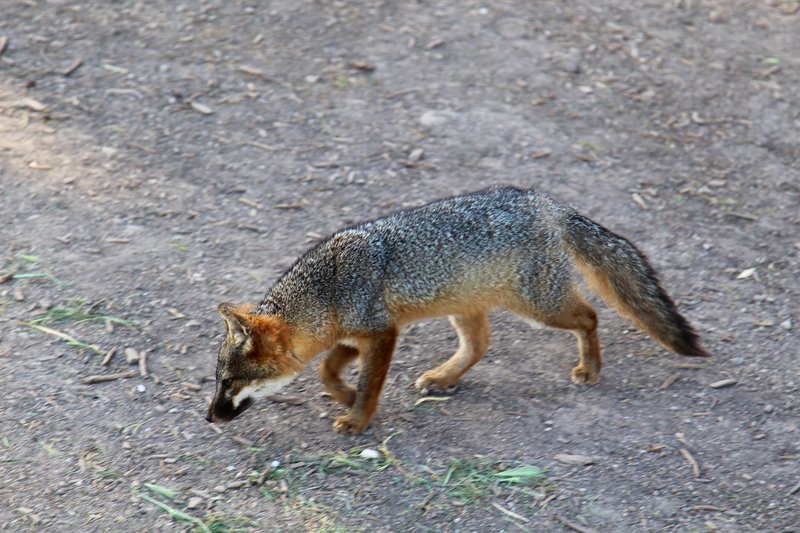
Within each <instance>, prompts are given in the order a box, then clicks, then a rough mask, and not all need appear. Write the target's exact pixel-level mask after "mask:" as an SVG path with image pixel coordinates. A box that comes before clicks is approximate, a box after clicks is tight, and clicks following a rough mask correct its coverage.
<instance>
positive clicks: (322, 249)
mask: <svg viewBox="0 0 800 533" xmlns="http://www.w3.org/2000/svg"><path fill="white" fill-rule="evenodd" d="M572 264H574V265H576V266H577V269H578V270H579V271H580V273H581V274H582V275H583V277H584V278H585V280H586V281H587V283H588V284H589V286H590V287H591V288H592V289H593V290H595V291H596V292H597V293H599V294H600V296H601V297H602V298H603V299H604V300H605V301H606V302H608V303H609V304H611V305H613V306H614V307H615V308H616V309H617V311H618V312H619V313H620V314H622V315H623V316H625V317H627V318H629V319H630V320H632V321H633V322H634V323H635V324H636V325H637V326H639V327H640V328H642V329H644V330H645V331H647V332H648V333H649V334H650V335H651V336H652V337H653V338H654V339H655V340H657V341H658V342H660V343H661V344H663V345H664V346H665V347H666V348H668V349H670V350H672V351H675V352H677V353H680V354H683V355H697V356H704V355H708V354H707V353H706V351H705V350H704V349H703V348H702V347H701V346H700V342H699V338H698V335H697V333H696V332H695V331H694V329H693V328H692V326H691V325H690V324H689V322H688V321H687V320H686V319H685V318H684V317H683V316H682V315H681V314H680V313H679V312H678V310H677V308H676V306H675V304H674V303H673V301H672V300H671V299H670V297H669V296H668V295H667V293H666V291H665V290H664V289H663V288H662V287H661V284H660V283H659V280H658V278H657V276H656V273H655V271H654V270H653V268H652V267H651V266H650V263H649V262H648V260H647V259H646V258H645V256H644V255H643V254H642V253H641V252H640V251H639V250H638V249H637V248H636V247H635V246H634V245H633V244H631V243H630V242H629V241H628V240H627V239H625V238H623V237H620V236H619V235H617V234H615V233H612V232H611V231H609V230H607V229H606V228H604V227H603V226H601V225H600V224H597V223H595V222H593V221H591V220H589V219H588V218H586V217H584V216H582V215H580V214H578V213H577V212H575V211H574V210H573V209H572V208H570V207H567V206H564V205H560V204H558V203H556V202H554V201H553V200H551V199H550V198H549V197H548V196H547V195H545V194H543V193H541V192H537V191H533V190H523V189H518V188H514V187H498V188H491V189H487V190H483V191H479V192H475V193H471V194H466V195H463V196H455V197H452V198H446V199H443V200H438V201H435V202H433V203H430V204H427V205H424V206H422V207H417V208H413V209H407V210H404V211H400V212H398V213H395V214H393V215H390V216H387V217H385V218H379V219H377V220H372V221H369V222H364V223H363V224H359V225H356V226H353V227H349V228H346V229H343V230H340V231H337V232H336V233H334V234H333V235H331V236H330V237H328V238H326V239H325V240H324V241H322V242H321V243H319V244H318V245H316V246H315V247H314V248H312V249H311V250H309V251H308V252H306V253H305V255H303V256H302V257H301V258H300V259H298V260H297V262H295V263H294V265H293V266H292V267H291V268H290V269H289V270H288V271H287V272H286V273H285V274H283V276H282V277H281V278H280V279H279V280H278V281H277V283H276V284H275V285H274V286H273V287H272V289H271V290H270V291H269V293H268V294H267V295H266V297H265V298H264V300H263V301H262V302H261V304H260V305H258V306H240V307H237V306H234V305H232V304H229V303H223V304H220V306H219V312H220V313H221V314H222V318H223V319H224V321H225V325H226V328H227V335H226V337H225V339H224V341H223V342H222V346H221V347H220V351H219V358H218V362H217V375H216V378H217V386H216V392H215V395H214V399H213V400H212V402H211V405H210V407H209V410H208V415H207V417H206V418H207V420H209V421H228V420H232V419H233V418H235V417H236V416H238V415H239V414H241V413H242V412H243V411H244V410H245V409H247V408H248V407H249V406H250V405H251V404H252V403H253V400H254V399H256V398H260V397H263V396H266V395H270V394H273V393H275V392H276V391H277V390H278V389H280V388H281V387H283V386H284V385H286V384H287V383H289V382H290V381H291V380H292V379H293V378H294V377H295V376H296V375H297V374H298V373H299V372H300V371H301V370H302V369H303V368H304V367H305V366H306V365H307V364H308V363H309V362H310V361H311V360H312V359H313V358H314V357H315V356H316V355H317V354H319V353H320V352H322V351H324V350H330V351H329V353H328V354H327V356H326V357H325V359H324V360H323V361H322V364H321V366H320V375H321V378H322V382H323V383H324V385H325V388H326V389H327V391H328V392H329V393H330V395H331V396H332V397H333V398H334V399H336V400H337V401H338V402H339V403H341V404H343V405H344V406H345V407H348V408H349V412H348V413H347V414H345V415H344V416H340V417H339V418H337V419H336V421H335V423H334V428H335V429H336V430H337V431H343V432H346V431H352V432H355V433H358V432H361V431H363V430H364V429H365V428H366V427H367V425H368V424H369V422H370V420H371V419H372V417H373V415H374V414H375V410H376V408H377V405H378V399H379V396H380V394H381V389H382V387H383V383H384V380H385V378H386V373H387V371H388V370H389V363H390V361H391V358H392V352H393V351H394V347H395V342H396V340H397V336H398V332H399V331H400V328H401V327H402V326H403V325H404V324H407V323H409V322H412V321H415V320H419V319H423V318H429V317H437V316H444V315H449V317H450V322H451V323H452V324H453V327H454V328H455V329H456V332H457V333H458V340H459V347H458V350H457V351H456V353H455V354H454V355H453V356H452V357H450V359H449V360H447V361H446V362H445V363H444V364H442V365H440V366H438V367H436V368H434V369H432V370H428V371H427V372H424V373H423V374H422V375H421V376H420V377H419V379H418V380H417V381H416V386H417V387H418V388H419V389H422V390H425V389H428V388H445V387H448V386H451V385H453V384H455V383H456V382H457V381H458V380H459V379H460V378H461V377H462V376H463V375H464V373H466V372H467V370H469V369H470V368H471V367H472V366H473V365H475V364H476V363H477V362H478V361H479V360H480V359H481V357H483V355H484V354H485V353H486V350H487V348H488V347H489V322H488V321H487V313H489V312H490V311H491V310H493V309H495V308H505V309H507V310H510V311H511V312H513V313H515V314H517V315H520V316H521V317H524V318H526V319H532V320H535V321H537V322H540V323H543V324H545V325H547V326H550V327H554V328H559V329H565V330H570V331H572V332H573V333H574V334H575V336H576V337H577V339H578V347H579V356H580V359H579V362H578V365H577V366H575V367H574V368H573V369H572V381H574V382H575V383H578V384H582V383H597V381H598V380H599V378H600V367H601V358H600V343H599V341H598V338H597V314H596V313H595V310H594V309H593V308H592V307H591V306H590V305H589V304H588V303H587V302H586V301H585V300H584V298H583V297H582V296H581V294H580V292H579V290H578V288H577V286H576V284H575V282H574V280H573V276H572V270H573V269H572ZM356 358H358V359H359V361H360V364H361V369H360V374H359V377H358V386H357V387H356V388H353V387H351V386H349V385H347V384H346V383H345V382H344V381H343V380H342V377H341V372H342V370H343V369H344V368H345V367H346V366H347V365H348V364H349V363H350V362H352V361H353V360H355V359H356Z"/></svg>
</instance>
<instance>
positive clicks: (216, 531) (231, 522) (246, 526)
mask: <svg viewBox="0 0 800 533" xmlns="http://www.w3.org/2000/svg"><path fill="white" fill-rule="evenodd" d="M203 522H204V523H205V525H206V527H207V528H208V530H209V531H211V532H212V533H247V532H249V531H252V528H257V529H258V530H262V531H264V530H265V529H264V527H265V526H264V524H262V523H261V522H257V521H256V520H253V519H251V518H247V517H246V516H241V515H238V516H227V515H224V514H222V513H214V514H211V515H209V516H208V517H206V519H205V520H204V521H203Z"/></svg>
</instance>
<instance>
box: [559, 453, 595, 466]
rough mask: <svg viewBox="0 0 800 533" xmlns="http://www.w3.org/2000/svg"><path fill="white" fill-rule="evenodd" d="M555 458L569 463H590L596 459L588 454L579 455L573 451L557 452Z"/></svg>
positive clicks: (560, 461)
mask: <svg viewBox="0 0 800 533" xmlns="http://www.w3.org/2000/svg"><path fill="white" fill-rule="evenodd" d="M553 459H555V460H556V461H558V462H559V463H564V464H567V465H590V464H592V463H594V459H593V458H591V457H589V456H588V455H577V454H572V453H557V454H555V456H553Z"/></svg>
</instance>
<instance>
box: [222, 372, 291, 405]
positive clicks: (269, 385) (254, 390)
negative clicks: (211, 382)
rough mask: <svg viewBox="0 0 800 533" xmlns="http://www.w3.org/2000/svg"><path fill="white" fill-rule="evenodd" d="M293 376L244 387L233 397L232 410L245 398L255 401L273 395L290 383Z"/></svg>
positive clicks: (266, 380)
mask: <svg viewBox="0 0 800 533" xmlns="http://www.w3.org/2000/svg"><path fill="white" fill-rule="evenodd" d="M295 375H296V374H295ZM295 375H291V376H287V377H283V378H277V379H260V380H257V381H254V382H253V383H252V384H250V385H247V386H245V387H244V388H243V389H242V390H240V391H239V393H238V394H237V395H236V396H234V397H233V400H232V401H233V408H234V409H236V408H237V407H239V404H241V403H242V402H243V401H244V399H245V398H250V399H251V400H257V399H259V398H263V397H264V396H270V395H272V394H275V393H276V392H278V391H279V390H281V389H282V388H284V387H285V386H286V385H288V384H289V383H291V382H292V380H293V379H294V378H295Z"/></svg>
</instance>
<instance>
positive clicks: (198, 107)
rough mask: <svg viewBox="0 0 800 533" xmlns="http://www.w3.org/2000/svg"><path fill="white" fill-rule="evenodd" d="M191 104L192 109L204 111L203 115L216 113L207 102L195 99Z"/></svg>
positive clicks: (199, 111)
mask: <svg viewBox="0 0 800 533" xmlns="http://www.w3.org/2000/svg"><path fill="white" fill-rule="evenodd" d="M189 105H190V106H192V109H194V110H195V111H197V112H198V113H202V114H203V115H211V114H212V113H214V110H213V109H211V108H210V107H208V106H207V105H206V104H201V103H200V102H196V101H194V100H192V102H191V103H190V104H189Z"/></svg>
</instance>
